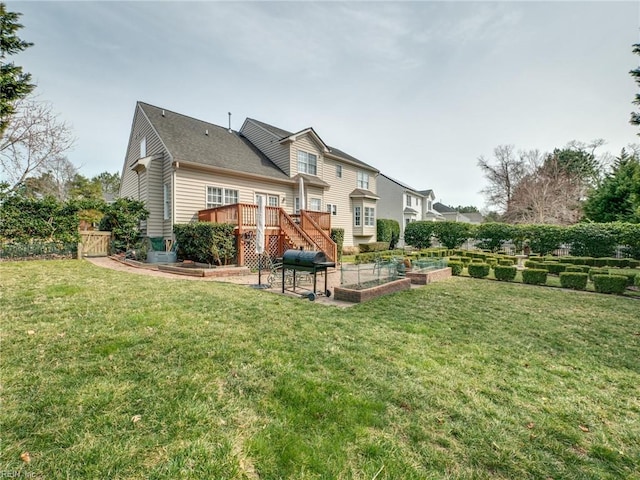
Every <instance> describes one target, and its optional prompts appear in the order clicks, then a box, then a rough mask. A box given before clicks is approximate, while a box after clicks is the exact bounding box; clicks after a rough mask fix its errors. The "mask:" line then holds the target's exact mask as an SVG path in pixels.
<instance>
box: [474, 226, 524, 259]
mask: <svg viewBox="0 0 640 480" xmlns="http://www.w3.org/2000/svg"><path fill="white" fill-rule="evenodd" d="M516 228H517V227H515V226H514V225H509V224H507V223H497V222H489V223H483V224H481V225H478V226H477V227H476V234H475V238H476V240H478V244H477V247H478V248H481V249H483V250H491V251H492V252H497V251H498V250H500V248H501V247H502V245H503V244H504V243H506V242H508V241H510V240H511V239H512V238H513V237H514V234H515V229H516Z"/></svg>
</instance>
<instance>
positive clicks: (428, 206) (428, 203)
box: [427, 200, 431, 212]
mask: <svg viewBox="0 0 640 480" xmlns="http://www.w3.org/2000/svg"><path fill="white" fill-rule="evenodd" d="M427 211H429V212H430V211H431V200H427Z"/></svg>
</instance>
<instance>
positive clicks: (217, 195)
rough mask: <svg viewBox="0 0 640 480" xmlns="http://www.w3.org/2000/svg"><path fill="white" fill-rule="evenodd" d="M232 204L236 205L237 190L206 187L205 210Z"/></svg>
mask: <svg viewBox="0 0 640 480" xmlns="http://www.w3.org/2000/svg"><path fill="white" fill-rule="evenodd" d="M223 199H224V202H223ZM234 203H238V190H230V189H227V188H220V187H207V208H215V207H221V206H222V205H232V204H234Z"/></svg>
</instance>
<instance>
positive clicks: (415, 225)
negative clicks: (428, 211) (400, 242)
mask: <svg viewBox="0 0 640 480" xmlns="http://www.w3.org/2000/svg"><path fill="white" fill-rule="evenodd" d="M435 226H436V222H426V221H421V222H411V223H409V225H407V226H406V227H405V228H404V243H405V244H406V245H411V246H412V247H416V248H419V249H422V248H429V247H430V246H431V237H432V236H433V230H434V229H435Z"/></svg>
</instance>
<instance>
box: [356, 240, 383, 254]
mask: <svg viewBox="0 0 640 480" xmlns="http://www.w3.org/2000/svg"><path fill="white" fill-rule="evenodd" d="M358 247H359V248H360V253H368V252H382V251H384V250H389V242H371V243H361V244H359V245H358Z"/></svg>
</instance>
